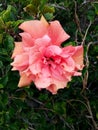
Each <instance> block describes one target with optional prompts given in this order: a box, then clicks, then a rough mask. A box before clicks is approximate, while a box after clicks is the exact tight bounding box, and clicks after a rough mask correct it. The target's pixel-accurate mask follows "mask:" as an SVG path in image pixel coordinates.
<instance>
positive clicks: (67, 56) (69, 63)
mask: <svg viewBox="0 0 98 130" xmlns="http://www.w3.org/2000/svg"><path fill="white" fill-rule="evenodd" d="M19 28H20V29H22V30H23V31H24V32H23V33H20V35H21V37H22V41H21V42H15V48H14V51H13V54H12V58H13V59H14V61H13V62H12V63H11V65H12V66H13V68H12V70H18V71H19V73H20V81H19V84H18V86H19V87H22V86H27V85H30V84H31V82H34V83H35V85H36V87H37V88H38V89H39V90H41V89H43V88H45V89H47V90H49V91H50V92H51V93H52V94H56V93H57V91H58V89H61V88H64V87H66V86H67V83H68V82H69V81H71V78H72V76H80V75H81V72H78V71H79V70H82V69H83V47H82V46H76V47H74V46H67V47H64V48H61V47H60V45H61V43H62V42H63V41H65V40H67V39H68V38H69V37H70V36H69V35H68V34H67V33H66V32H65V31H64V30H63V28H62V27H61V25H60V23H59V22H58V21H52V22H50V23H48V22H47V21H46V20H45V19H44V18H43V17H42V18H41V20H31V21H27V22H24V23H22V24H21V25H20V26H19Z"/></svg>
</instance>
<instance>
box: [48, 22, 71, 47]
mask: <svg viewBox="0 0 98 130" xmlns="http://www.w3.org/2000/svg"><path fill="white" fill-rule="evenodd" d="M48 35H49V36H50V37H51V40H52V44H55V45H60V44H61V43H62V42H64V41H65V40H67V39H68V38H69V37H70V36H69V35H68V34H67V33H66V32H65V31H64V30H63V28H62V26H61V25H60V23H59V22H58V21H53V22H50V25H49V29H48Z"/></svg>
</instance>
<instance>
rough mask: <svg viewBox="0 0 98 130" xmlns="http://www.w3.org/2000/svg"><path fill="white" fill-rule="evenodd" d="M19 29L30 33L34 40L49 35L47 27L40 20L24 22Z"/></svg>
mask: <svg viewBox="0 0 98 130" xmlns="http://www.w3.org/2000/svg"><path fill="white" fill-rule="evenodd" d="M19 28H20V29H22V30H24V31H25V32H27V33H29V34H30V35H31V36H32V37H33V38H34V39H36V38H40V37H42V36H44V35H45V34H46V33H47V26H45V25H44V23H43V22H42V21H39V20H31V21H26V22H23V23H22V24H21V25H20V26H19Z"/></svg>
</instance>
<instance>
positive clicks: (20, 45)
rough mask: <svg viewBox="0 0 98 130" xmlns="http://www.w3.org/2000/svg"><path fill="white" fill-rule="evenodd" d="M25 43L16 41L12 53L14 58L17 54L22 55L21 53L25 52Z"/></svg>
mask: <svg viewBox="0 0 98 130" xmlns="http://www.w3.org/2000/svg"><path fill="white" fill-rule="evenodd" d="M23 52H24V50H23V43H22V42H15V48H14V51H13V54H12V58H14V57H15V56H17V55H20V54H21V53H23Z"/></svg>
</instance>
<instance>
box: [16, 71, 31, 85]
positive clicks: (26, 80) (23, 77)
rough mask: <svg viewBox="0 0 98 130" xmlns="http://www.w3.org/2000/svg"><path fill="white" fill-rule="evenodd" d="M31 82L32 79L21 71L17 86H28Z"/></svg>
mask: <svg viewBox="0 0 98 130" xmlns="http://www.w3.org/2000/svg"><path fill="white" fill-rule="evenodd" d="M31 82H32V79H31V78H30V77H29V76H27V75H26V74H25V73H21V77H20V80H19V83H18V87H23V86H28V85H30V84H31Z"/></svg>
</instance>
